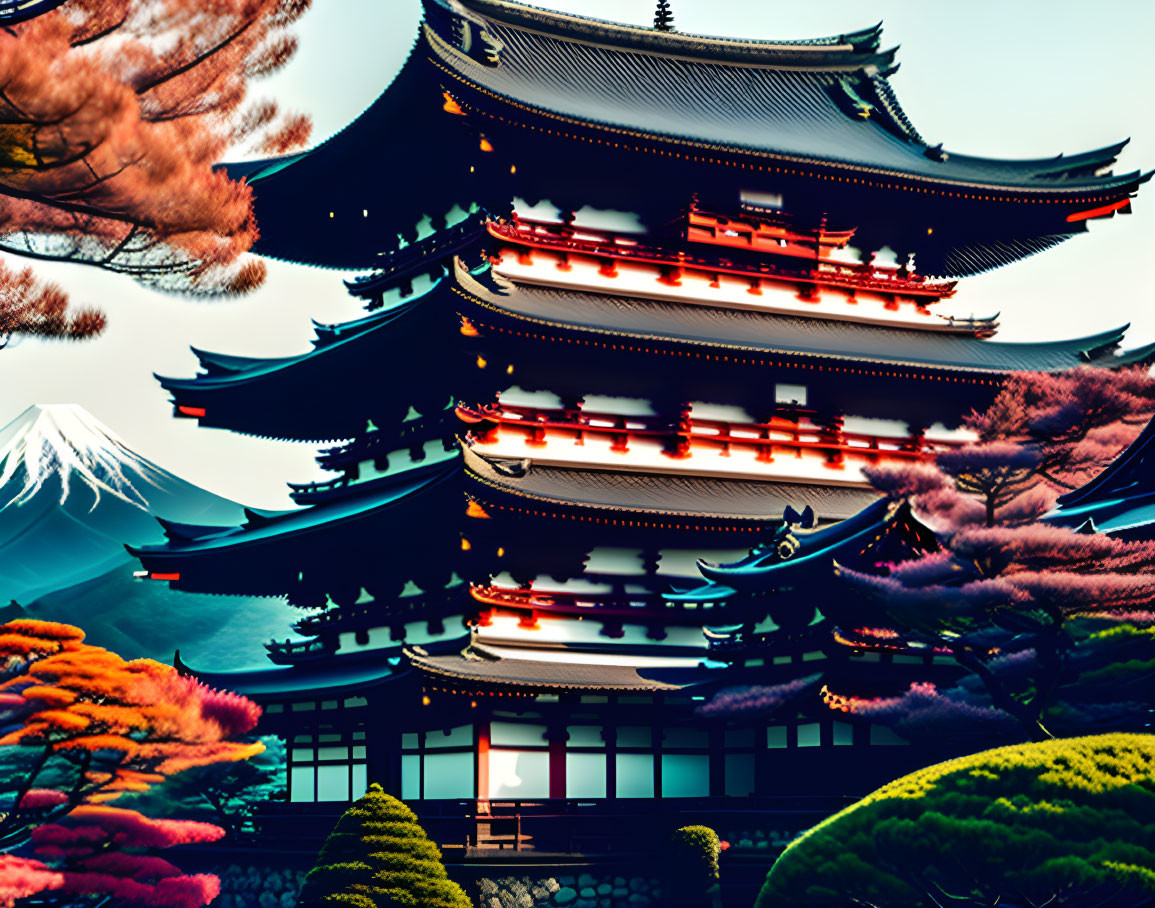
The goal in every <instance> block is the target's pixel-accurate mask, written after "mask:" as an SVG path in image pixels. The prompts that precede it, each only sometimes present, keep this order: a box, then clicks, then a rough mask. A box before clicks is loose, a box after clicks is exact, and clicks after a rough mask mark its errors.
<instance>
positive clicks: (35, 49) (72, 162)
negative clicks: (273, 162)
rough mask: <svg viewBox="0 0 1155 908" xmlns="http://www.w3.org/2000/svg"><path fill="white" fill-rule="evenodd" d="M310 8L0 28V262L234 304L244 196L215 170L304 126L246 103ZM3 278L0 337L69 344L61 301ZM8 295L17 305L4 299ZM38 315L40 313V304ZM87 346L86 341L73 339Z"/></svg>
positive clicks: (242, 187)
mask: <svg viewBox="0 0 1155 908" xmlns="http://www.w3.org/2000/svg"><path fill="white" fill-rule="evenodd" d="M308 6H309V0H69V2H68V3H67V4H65V5H63V6H62V7H60V8H59V9H56V10H53V11H51V12H48V13H45V14H44V15H40V16H37V17H35V18H32V19H30V20H28V21H24V22H21V23H19V24H15V25H10V26H8V27H6V28H4V29H2V30H0V252H6V253H11V254H14V255H19V256H23V257H29V258H33V259H40V260H52V261H65V262H79V263H84V264H89V265H94V266H97V267H100V268H104V269H107V270H111V271H115V272H118V273H122V274H126V275H129V276H131V277H133V278H135V279H136V280H138V281H141V282H143V283H145V284H148V285H150V286H153V287H157V288H160V289H168V290H175V291H181V292H193V293H206V294H216V293H237V292H244V291H247V290H250V289H252V288H254V287H256V286H258V285H259V284H260V283H261V281H262V280H263V278H264V266H263V265H262V264H261V263H260V262H258V261H254V260H247V259H246V258H245V257H244V253H246V252H247V251H248V250H249V249H250V247H251V246H252V244H253V242H254V241H255V239H256V237H257V227H256V223H255V221H254V219H253V211H252V194H251V190H250V188H249V187H248V186H247V185H246V184H245V183H244V182H243V181H236V180H230V179H229V177H228V175H227V174H226V173H225V172H224V171H222V170H219V169H215V168H214V166H213V165H214V164H215V163H216V162H217V161H219V160H220V158H221V157H222V156H223V155H224V154H225V152H226V151H227V150H228V149H230V148H235V147H237V146H238V145H241V146H244V145H245V144H246V143H247V146H248V147H249V148H250V150H252V151H254V152H256V153H260V154H280V153H284V152H285V151H288V150H290V149H292V148H295V147H299V146H301V145H303V144H304V143H305V142H306V141H307V139H308V136H309V129H310V123H309V120H308V119H307V118H306V117H304V116H301V115H299V114H287V115H286V114H282V113H281V112H280V111H278V109H277V105H276V104H275V103H273V102H272V101H269V100H265V99H258V100H255V101H253V100H250V99H248V95H249V92H248V88H249V83H250V82H251V81H252V80H254V79H257V78H260V77H262V76H265V75H268V74H269V73H271V72H274V71H276V70H277V69H279V68H280V67H282V66H283V65H284V64H285V63H286V62H287V61H288V59H289V58H290V57H291V56H292V54H293V52H294V50H295V48H296V39H295V38H294V37H293V35H292V34H291V31H290V28H291V26H292V24H293V23H294V22H295V21H296V20H297V19H298V18H299V17H300V16H301V14H302V13H304V12H305V10H306V9H307V8H308ZM6 286H7V287H14V288H17V289H18V288H19V285H18V284H17V283H16V282H13V281H11V280H7V281H6V280H5V278H4V276H3V275H0V333H9V334H10V333H14V332H28V333H38V334H48V333H55V334H57V335H62V336H69V335H72V336H76V334H77V333H78V331H77V329H76V328H74V327H72V326H73V325H74V324H75V323H76V322H77V320H79V322H80V323H81V325H82V326H86V327H87V328H88V329H89V331H88V333H92V332H93V330H98V329H99V325H98V324H97V323H96V322H95V321H93V320H92V319H90V318H87V317H86V316H84V315H83V314H82V315H81V316H77V317H74V318H73V319H72V320H69V319H63V320H62V319H60V318H44V317H41V313H48V314H51V313H53V312H57V311H58V303H59V300H60V294H59V293H58V292H57V293H55V294H52V293H49V294H41V295H39V296H37V295H36V294H34V293H30V292H28V291H27V290H26V298H25V299H24V301H23V302H22V303H20V304H17V305H15V306H14V305H12V304H11V303H6V302H5V301H4V299H3V296H2V294H3V293H4V290H3V288H4V287H6ZM13 292H14V291H13ZM41 301H42V302H43V307H40V305H39V303H40V302H41ZM81 333H82V332H81Z"/></svg>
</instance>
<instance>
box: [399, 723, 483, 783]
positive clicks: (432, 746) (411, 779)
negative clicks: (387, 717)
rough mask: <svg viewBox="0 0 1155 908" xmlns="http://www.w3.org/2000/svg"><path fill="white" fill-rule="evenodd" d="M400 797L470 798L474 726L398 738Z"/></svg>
mask: <svg viewBox="0 0 1155 908" xmlns="http://www.w3.org/2000/svg"><path fill="white" fill-rule="evenodd" d="M401 751H402V753H401V797H402V799H405V798H409V799H412V800H420V799H422V798H425V799H431V800H437V799H445V800H453V799H458V798H472V797H474V796H475V793H476V789H475V787H474V778H475V771H474V749H473V726H472V725H459V726H457V727H456V728H450V729H437V730H435V731H427V732H424V733H418V732H406V733H405V734H402V735H401Z"/></svg>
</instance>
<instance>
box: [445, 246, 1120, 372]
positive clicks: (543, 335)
mask: <svg viewBox="0 0 1155 908" xmlns="http://www.w3.org/2000/svg"><path fill="white" fill-rule="evenodd" d="M455 277H456V281H457V285H458V286H456V287H454V288H453V291H454V293H456V294H457V295H458V296H459V297H461V298H462V299H464V300H465V301H467V302H469V303H470V304H472V305H473V306H475V307H477V308H479V309H481V310H483V311H484V312H487V313H491V314H492V315H495V316H498V317H499V318H501V319H504V320H508V321H512V322H515V323H518V324H520V325H523V326H529V327H527V328H526V329H525V330H523V331H514V332H513V333H521V334H524V335H525V336H528V337H534V338H538V339H550V336H551V335H553V336H554V339H557V336H559V335H560V336H561V338H567V337H573V336H575V335H577V336H584V337H582V339H581V340H579V343H581V344H584V345H585V346H588V347H592V348H597V349H603V350H605V349H615V350H621V351H627V352H642V353H645V352H648V353H652V354H658V355H672V356H681V355H685V354H684V352H682V351H684V350H685V349H686V348H698V350H700V351H703V354H702V355H704V357H705V358H706V359H708V360H709V359H714V360H718V361H723V362H733V363H737V364H745V365H761V366H766V365H768V364H769V363H768V362H767V360H766V357H768V356H776V357H785V358H787V359H789V360H797V361H802V362H810V363H818V364H827V365H825V366H823V365H818V366H817V368H818V370H819V371H823V370H826V371H836V372H854V369H853V368H852V367H853V366H855V365H856V364H861V365H864V366H881V367H889V368H891V369H894V370H896V371H894V372H886V371H883V370H871V371H870V372H868V373H867V374H875V375H879V374H880V375H882V376H883V377H887V376H889V377H896V378H910V377H918V373H923V374H924V375H929V376H931V377H934V376H942V377H947V380H948V381H968V382H973V383H977V384H995V383H997V382H999V381H1001V380H1002V377H1003V376H1005V375H1007V374H1008V373H1010V372H1013V371H1021V370H1027V371H1045V372H1055V371H1061V370H1063V369H1070V368H1074V367H1075V366H1078V365H1080V364H1082V363H1084V362H1088V361H1095V362H1097V363H1102V364H1109V365H1125V364H1126V363H1125V362H1123V361H1121V360H1120V361H1118V362H1116V361H1115V360H1116V359H1118V358H1114V359H1107V358H1106V355H1105V354H1106V353H1108V352H1109V348H1111V347H1112V346H1113V345H1115V344H1117V343H1118V342H1119V341H1120V340H1121V339H1122V337H1123V334H1124V332H1125V331H1126V329H1127V326H1123V327H1121V328H1113V329H1111V330H1109V331H1103V332H1099V333H1098V334H1093V335H1088V336H1086V337H1080V338H1074V339H1071V340H1060V341H1049V342H1043V343H1007V342H1000V341H989V340H978V339H976V338H972V337H969V336H962V335H952V336H948V337H947V338H946V340H945V341H944V343H948V344H950V345H953V347H955V348H958V349H960V350H961V349H964V345H970V344H981V345H983V346H982V347H981V348H980V347H975V348H974V349H976V350H982V351H984V353H991V352H997V353H999V354H1000V355H1003V356H1005V358H1006V362H1005V363H1002V364H1000V365H994V364H992V363H991V362H973V361H972V362H967V361H965V360H963V359H961V358H960V357H958V356H957V355H956V356H955V357H954V358H953V359H951V360H946V359H944V360H942V361H931V360H928V359H917V358H912V357H906V358H904V357H902V356H883V355H879V354H878V353H877V352H868V351H866V350H865V349H864V350H854V349H853V348H852V347H850V346H849V345H844V350H843V351H842V352H836V351H835V350H834V349H833V345H831V346H830V347H825V348H823V347H820V346H819V345H818V344H814V345H813V346H809V347H806V348H803V347H788V346H784V345H771V344H766V345H754V344H751V343H742V342H738V341H737V340H734V341H730V340H721V339H718V338H717V337H714V338H707V337H703V336H701V335H700V334H699V335H691V334H689V333H688V332H687V333H685V334H670V333H660V332H658V331H655V332H653V333H650V332H645V331H642V330H639V329H637V328H634V327H629V328H624V329H623V328H619V327H614V328H609V327H603V326H601V325H596V324H591V323H580V322H577V321H561V320H560V319H557V318H552V317H545V316H544V315H537V314H534V315H531V314H529V313H528V312H527V311H522V310H521V309H513V308H512V307H510V306H509V305H508V302H507V300H509V299H510V298H511V297H512V295H513V294H526V295H527V299H528V300H530V301H532V294H534V293H539V291H537V290H536V289H534V288H529V289H523V288H522V287H521V286H520V285H513V284H510V285H509V286H510V288H511V289H503V288H502V286H500V285H498V284H496V283H493V281H492V280H491V279H490V281H489V286H486V284H484V283H482V282H481V281H479V280H477V279H475V278H474V277H473V276H472V275H468V274H466V273H464V272H463V269H461V268H460V267H459V268H458V269H457V271H456V275H455ZM569 296H570V298H576V297H577V296H581V297H582V298H584V299H588V300H590V301H592V302H593V303H594V304H597V303H600V302H601V301H603V300H604V301H605V312H606V314H607V320H610V319H612V318H616V317H618V316H619V313H617V312H615V311H614V307H615V306H616V307H617V308H618V309H621V308H622V300H623V299H624V298H619V297H609V296H606V297H603V296H601V295H599V294H593V293H589V294H576V293H570V295H569ZM541 298H542V299H547V298H548V297H547V296H546V295H545V293H541ZM627 303H628V305H630V306H633V307H635V308H636V309H638V311H641V310H642V309H643V308H646V309H648V310H650V311H651V312H661V311H662V309H665V310H667V311H669V312H670V313H672V314H673V315H672V317H680V316H678V313H679V312H682V313H687V312H694V313H695V315H700V314H702V313H705V312H711V313H717V315H716V316H713V317H716V318H718V319H728V320H731V321H732V322H733V324H734V325H739V324H741V325H742V326H743V329H742V331H741V332H739V333H741V334H744V335H745V336H749V335H750V334H752V333H754V332H755V329H754V328H753V327H752V326H751V324H750V321H751V320H756V321H758V322H759V323H760V324H761V325H764V332H765V334H766V335H767V336H773V335H774V334H779V335H781V334H782V328H780V327H778V326H788V325H789V324H791V323H797V324H799V325H817V324H823V323H825V322H826V320H824V319H818V318H815V319H811V320H809V321H808V320H807V319H806V318H805V317H802V316H799V317H788V316H779V315H763V314H760V313H748V312H742V313H731V312H729V311H727V310H712V309H710V307H708V306H701V307H699V306H689V307H688V306H686V305H685V304H680V303H668V302H656V301H649V300H637V299H629V300H627ZM524 308H525V309H527V310H530V309H532V302H529V303H527V304H526V306H525V307H524ZM539 308H540V307H539ZM739 318H740V319H742V322H739V321H737V319H739ZM471 320H472V321H476V322H477V323H478V324H480V325H482V326H483V327H487V326H485V325H484V322H482V321H481V319H480V318H477V317H475V316H474V317H471ZM623 324H625V322H624V321H623ZM719 324H722V322H719ZM539 329H545V332H543V331H541V330H539ZM838 330H839V331H840V332H841V333H843V334H844V335H845V336H846V337H847V338H849V337H851V336H852V335H851V332H859V333H860V334H861V336H863V337H864V338H865V337H867V336H870V335H874V336H876V337H877V338H880V339H883V338H887V337H890V335H891V334H892V333H894V332H895V331H897V330H899V329H876V328H875V327H873V326H866V325H857V324H850V323H840V324H839V325H838ZM547 332H548V333H547ZM884 332H885V333H884ZM908 333H909V334H913V335H915V337H914V338H913V339H914V340H916V341H918V340H919V338H920V337H921V336H919V335H918V334H917V332H904V333H903V336H904V337H906V335H907V334H908ZM736 336H737V335H736ZM932 340H934V341H935V342H936V343H937V342H938V338H937V337H936V338H933V339H932ZM920 342H921V341H920ZM927 342H929V341H927ZM880 346H881V348H883V349H885V348H887V347H892V346H893V344H880ZM1088 351H1097V354H1096V356H1094V357H1092V356H1089V355H1088ZM1020 354H1024V355H1020ZM694 355H698V354H694ZM810 368H814V366H813V365H812V366H810ZM897 370H902V371H897ZM912 372H913V373H915V375H914V376H912V375H911V374H910V373H912ZM948 376H949V377H948Z"/></svg>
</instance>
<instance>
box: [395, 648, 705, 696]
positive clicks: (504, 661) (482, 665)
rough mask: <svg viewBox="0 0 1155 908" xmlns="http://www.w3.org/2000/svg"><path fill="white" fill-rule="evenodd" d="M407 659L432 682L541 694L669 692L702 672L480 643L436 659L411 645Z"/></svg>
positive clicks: (406, 652) (440, 654)
mask: <svg viewBox="0 0 1155 908" xmlns="http://www.w3.org/2000/svg"><path fill="white" fill-rule="evenodd" d="M405 655H406V657H407V658H408V660H409V663H410V664H411V665H412V666H413V667H414V668H416V669H417V670H418V671H420V672H421V673H422V674H423V675H426V676H427V677H428V678H430V679H431V680H436V681H441V682H443V683H449V684H451V685H453V684H456V685H458V686H467V685H476V686H479V687H486V688H488V687H496V688H520V689H528V690H533V691H537V692H542V693H554V692H557V693H561V692H568V691H610V692H646V691H652V692H669V691H676V690H680V689H682V688H684V687H687V686H690V685H691V684H692V683H693V682H694V680H695V675H698V674H700V672H699V670H698V669H685V668H641V669H639V668H635V667H633V666H630V665H616V664H615V665H607V664H589V663H584V662H569V661H547V660H537V659H516V658H508V657H506V656H504V655H502V654H501V652H500V650H499V649H497V648H494V647H488V646H484V645H482V644H479V643H471V644H470V645H468V646H466V647H465V648H464V649H461V650H458V651H456V652H449V653H439V654H436V655H435V654H430V653H429V652H427V651H426V650H425V649H423V648H421V647H407V648H406V650H405Z"/></svg>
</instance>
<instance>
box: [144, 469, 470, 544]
mask: <svg viewBox="0 0 1155 908" xmlns="http://www.w3.org/2000/svg"><path fill="white" fill-rule="evenodd" d="M457 474H458V463H457V458H452V459H450V460H447V461H443V462H440V463H436V464H431V465H429V466H425V467H418V468H415V469H411V470H407V471H405V472H402V473H397V474H393V475H390V476H386V477H384V478H383V479H381V480H375V481H369V482H365V483H364V484H363V488H364V490H363V492H362V494H360V495H356V496H351V497H348V498H341V499H337V500H334V501H332V502H331V503H326V504H320V505H314V506H313V507H308V508H301V509H299V510H296V511H282V512H278V513H274V514H272V515H271V516H270V515H267V514H262V513H259V512H256V511H252V510H249V509H247V508H246V510H245V513H246V516H247V517H248V520H247V521H246V522H245V523H244V524H242V525H241V526H233V527H219V526H193V525H190V524H174V523H171V522H165V521H161V525H162V526H163V527H164V529H165V532H166V535H167V536H168V541H167V542H165V543H163V544H160V545H146V546H140V547H134V546H125V548H127V549H128V551H129V553H130V554H131V555H133V556H134V557H138V558H140V557H145V558H147V557H149V556H152V555H164V556H166V557H170V558H171V557H173V556H177V557H179V556H183V555H197V554H200V553H203V552H209V551H214V550H222V549H237V548H242V547H248V546H258V545H263V544H266V543H269V542H275V541H279V540H283V539H286V538H290V537H296V536H307V535H309V534H312V533H315V532H318V531H325V530H329V529H331V528H333V527H334V526H339V525H342V524H346V523H351V522H354V521H358V520H362V519H365V518H369V517H372V516H376V515H378V514H380V513H381V512H383V511H387V510H390V509H394V508H399V507H402V506H405V505H409V504H414V503H415V500H416V499H417V498H418V497H419V496H421V495H422V493H425V492H428V491H431V490H433V489H437V488H439V487H441V486H443V485H444V484H446V483H447V482H449V481H451V480H452V479H454V478H455V477H456V476H457Z"/></svg>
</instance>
